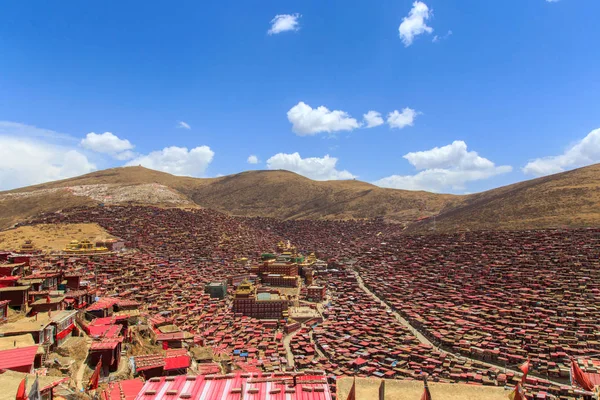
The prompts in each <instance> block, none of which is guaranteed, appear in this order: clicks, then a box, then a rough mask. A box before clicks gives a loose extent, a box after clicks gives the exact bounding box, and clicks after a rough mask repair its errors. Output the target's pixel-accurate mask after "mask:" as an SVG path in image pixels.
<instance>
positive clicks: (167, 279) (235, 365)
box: [0, 207, 600, 399]
mask: <svg viewBox="0 0 600 400" xmlns="http://www.w3.org/2000/svg"><path fill="white" fill-rule="evenodd" d="M37 222H45V223H52V222H70V223H75V222H96V223H99V224H100V225H101V226H103V227H104V228H105V229H107V230H108V231H109V232H110V233H111V234H113V235H116V236H118V237H121V238H123V239H124V241H125V246H126V247H128V248H133V249H137V251H136V252H128V253H123V254H113V255H107V256H102V257H100V256H89V257H88V256H82V257H78V258H72V257H71V258H60V257H55V258H54V259H45V260H44V264H43V265H38V268H37V270H36V271H37V272H36V274H35V275H31V276H27V277H26V280H28V281H27V282H26V281H21V282H20V283H19V281H18V280H17V281H16V282H15V285H13V287H17V286H18V285H21V284H26V285H27V286H29V289H28V290H29V291H30V292H29V293H27V295H26V298H27V301H26V302H27V303H28V304H29V305H30V306H32V307H33V306H34V305H35V302H36V301H40V300H42V301H40V303H39V306H43V305H44V304H50V303H48V302H47V301H46V300H45V299H46V298H45V297H43V296H44V295H45V292H44V290H49V289H48V288H45V287H44V284H45V283H44V282H48V279H49V278H50V277H52V276H53V275H52V274H56V273H61V274H62V275H60V276H56V277H57V278H58V279H57V282H58V281H60V282H62V281H65V280H66V279H65V278H66V277H70V276H74V277H75V276H79V277H81V278H80V280H81V281H85V282H87V285H88V286H86V288H85V289H82V288H81V287H77V288H75V287H73V288H70V290H68V291H66V292H65V295H64V299H63V300H61V302H62V303H61V304H65V306H64V307H63V308H67V306H66V304H70V306H69V307H72V308H73V309H77V308H78V307H79V308H81V307H84V308H85V315H86V320H87V321H88V322H85V326H86V332H87V333H88V334H90V335H91V336H93V337H94V336H96V337H97V339H96V341H95V343H96V344H94V345H93V346H92V350H93V352H94V353H97V354H98V355H100V354H104V355H102V357H103V358H104V357H112V358H111V360H112V361H113V363H112V364H111V370H113V368H116V365H118V361H117V364H114V359H115V358H116V357H118V356H117V353H120V350H121V348H120V346H121V343H122V342H123V341H124V340H125V341H126V340H127V338H128V330H127V324H126V323H125V321H129V322H131V321H132V318H135V317H138V318H141V319H144V321H147V324H148V329H149V331H148V334H149V335H150V336H151V337H152V340H153V341H155V342H156V343H159V344H161V343H162V344H163V348H164V349H169V351H170V352H172V354H170V355H167V356H164V355H163V356H161V357H152V356H149V357H146V358H145V359H144V358H139V359H136V360H134V365H135V367H136V368H139V371H140V372H142V371H147V372H146V373H145V374H146V375H147V376H148V377H151V376H159V375H169V374H172V373H174V372H169V371H177V372H181V371H184V370H185V369H186V368H187V366H188V365H189V363H190V359H189V357H188V358H187V361H186V360H183V358H182V357H183V356H184V354H183V353H182V354H179V353H177V350H172V349H181V348H184V349H185V348H193V347H194V346H196V345H204V346H210V347H212V348H213V349H214V352H215V353H217V354H223V355H225V356H227V357H228V358H229V359H230V366H231V368H232V369H241V370H243V371H245V373H257V372H259V371H263V372H267V373H274V372H275V371H278V370H281V369H282V368H285V367H286V366H287V357H286V355H287V354H286V349H285V346H284V337H285V335H286V334H289V333H292V334H293V335H294V336H293V337H292V338H291V351H292V354H293V358H294V361H295V365H296V368H298V369H319V370H323V371H326V373H328V374H332V375H337V376H339V375H356V376H365V377H378V378H404V379H419V377H420V376H421V375H422V374H423V373H427V374H429V376H431V378H432V379H433V380H436V381H441V382H468V383H471V384H480V385H500V386H503V385H511V384H514V383H515V382H516V381H518V380H519V379H520V376H515V375H514V374H513V373H510V372H508V373H506V372H505V370H504V366H508V367H509V369H511V368H512V369H514V368H515V366H516V365H518V364H520V363H521V362H523V361H524V360H525V359H527V358H530V359H531V361H532V364H533V366H534V368H532V372H531V374H530V375H529V376H528V377H527V380H526V382H525V387H526V389H527V390H528V393H530V394H535V395H536V396H538V397H536V398H544V396H547V395H550V394H552V395H554V396H557V397H558V398H564V399H569V398H574V397H573V396H574V395H573V390H572V387H571V386H570V384H569V382H568V375H569V368H568V362H569V357H579V358H583V357H584V356H589V357H591V358H593V357H595V355H597V354H598V353H600V334H599V333H598V331H599V328H600V326H599V325H600V323H599V322H598V320H599V318H598V317H599V315H598V314H599V313H600V311H599V310H600V304H599V302H600V300H599V299H600V297H599V296H598V294H599V293H600V284H599V283H598V278H599V276H598V274H600V270H599V269H598V266H599V265H598V264H599V262H600V230H575V231H532V232H511V233H508V232H505V233H499V232H494V233H486V232H480V233H465V234H456V235H430V236H406V235H404V234H403V232H402V228H401V227H400V226H396V225H392V224H385V223H384V222H383V221H345V222H340V221H279V220H273V219H268V218H236V217H230V216H226V215H223V214H220V213H217V212H214V211H210V210H191V211H188V210H180V209H160V208H151V207H100V208H96V209H93V210H89V209H74V210H70V211H67V212H63V213H60V214H50V215H46V216H43V217H41V218H40V219H39V220H36V221H33V222H32V223H37ZM281 239H289V240H290V241H291V242H293V243H294V244H295V245H297V247H298V250H299V251H302V252H305V253H308V252H312V251H314V252H315V253H316V254H317V255H318V256H319V257H320V258H325V259H328V260H329V262H328V263H327V264H326V265H324V266H323V268H321V269H319V270H315V273H316V274H317V276H318V279H319V280H320V281H321V282H326V283H327V285H326V287H325V286H319V285H317V284H315V285H313V286H311V290H310V293H308V291H306V292H305V293H304V296H306V297H309V296H310V297H311V299H312V298H314V301H322V300H324V299H325V298H326V297H327V296H326V293H328V294H329V296H328V297H327V298H328V300H329V303H328V304H326V305H325V307H324V311H323V317H324V319H323V321H321V320H320V319H319V320H314V321H313V320H311V321H308V322H307V323H304V325H301V324H299V323H297V322H294V321H286V320H285V319H284V318H273V319H256V318H251V317H248V316H240V315H236V314H235V313H234V310H232V302H231V300H230V298H231V295H232V294H233V293H234V290H235V288H234V285H231V287H229V286H228V287H227V288H226V289H225V290H227V292H228V293H229V295H230V296H228V297H226V298H224V299H220V298H218V297H211V295H210V294H208V293H206V290H205V288H206V286H207V284H209V283H211V282H224V281H227V280H229V281H231V278H232V277H237V276H244V277H247V276H248V274H249V270H248V268H247V267H246V266H245V265H243V264H242V263H239V262H236V260H238V259H239V258H240V257H247V258H248V259H249V260H250V261H251V262H252V261H253V260H256V262H257V263H256V264H255V268H257V265H260V261H259V260H260V255H261V253H262V252H263V251H265V250H267V249H271V248H272V247H273V244H274V243H277V242H278V241H279V240H281ZM350 261H351V262H350ZM354 262H356V263H354ZM355 270H356V271H357V272H358V273H359V275H360V276H361V277H362V279H363V280H364V283H365V285H366V286H367V287H368V288H370V290H371V291H372V292H373V293H375V294H376V295H377V296H378V297H379V298H381V299H383V300H385V302H386V303H387V304H388V306H390V307H391V309H393V310H394V311H397V312H398V313H400V314H401V315H402V316H403V317H404V318H405V319H406V320H408V321H409V322H410V323H411V325H412V326H414V327H417V328H418V330H419V331H420V332H421V333H422V334H424V335H425V336H426V337H427V338H428V339H429V340H430V341H431V342H433V343H434V344H435V345H436V346H438V347H439V348H441V349H443V350H445V351H447V352H450V353H453V354H459V355H463V356H466V357H459V356H454V355H451V354H448V353H447V352H442V351H439V350H436V348H433V347H431V346H427V345H425V344H423V343H422V342H421V341H419V340H418V339H417V337H416V336H415V335H414V333H413V332H411V331H410V330H409V329H408V328H406V327H405V326H404V325H403V324H402V323H400V322H399V321H398V320H397V319H396V318H395V316H394V315H393V314H392V313H391V312H389V311H388V310H387V309H386V307H385V306H383V305H381V304H380V303H379V302H378V301H377V300H376V299H374V298H373V297H372V296H371V295H369V294H368V293H367V292H365V291H364V290H363V289H361V287H360V286H359V282H358V280H357V278H356V276H355ZM281 274H282V275H288V272H287V271H283V272H281ZM20 279H24V278H20ZM40 279H41V280H42V282H39V281H38V280H40ZM273 279H275V277H273ZM311 279H312V277H311ZM66 282H67V284H68V282H69V281H68V280H66ZM274 283H275V281H274V282H273V284H274ZM36 284H39V285H41V286H39V287H35V286H34V285H36ZM31 288H34V289H36V290H32V289H31ZM89 288H93V289H94V293H95V295H96V296H98V297H99V299H90V298H89V297H85V298H79V297H77V296H75V295H76V294H79V293H80V292H81V291H82V290H84V291H85V293H89V292H88V291H87V290H88V289H89ZM31 292H33V293H34V294H33V296H34V297H32V294H31ZM38 292H43V293H41V294H40V293H38ZM70 292H72V294H71V296H74V297H71V298H72V301H71V302H67V301H66V300H67V299H68V297H67V295H68V294H69V293H70ZM0 293H1V292H0ZM35 296H39V297H35ZM0 300H1V299H0ZM31 300H34V301H33V303H32V302H31ZM93 300H96V301H95V302H94V301H93ZM44 301H46V302H45V303H44ZM92 303H93V304H92ZM11 306H12V304H11ZM47 307H49V306H47ZM1 308H2V303H1V302H0V309H1ZM1 316H2V314H1V313H0V317H1ZM173 351H175V352H174V353H173ZM109 353H111V355H109ZM113 355H114V356H113ZM98 357H100V356H98ZM178 357H179V358H178ZM169 359H171V360H170V361H169ZM477 360H480V361H477ZM582 366H584V367H585V368H586V369H587V371H588V372H591V373H594V372H597V370H596V366H595V364H593V363H591V362H590V363H587V364H584V365H582ZM176 367H179V368H176ZM142 375H143V374H142ZM544 377H546V378H552V379H553V380H555V381H556V380H559V381H562V382H564V384H563V385H556V384H553V383H550V382H549V381H547V380H546V379H544ZM540 396H541V397H540Z"/></svg>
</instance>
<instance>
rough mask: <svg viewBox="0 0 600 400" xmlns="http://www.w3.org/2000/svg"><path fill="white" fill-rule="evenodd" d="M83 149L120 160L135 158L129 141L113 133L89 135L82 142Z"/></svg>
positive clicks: (92, 133) (91, 133)
mask: <svg viewBox="0 0 600 400" xmlns="http://www.w3.org/2000/svg"><path fill="white" fill-rule="evenodd" d="M80 144H81V147H83V148H84V149H87V150H91V151H94V152H96V153H101V154H108V155H111V156H113V157H115V158H116V159H118V160H127V159H130V158H132V157H133V156H134V153H133V152H132V151H131V150H132V149H133V147H134V146H133V145H132V144H131V143H130V142H129V140H127V139H119V137H118V136H116V135H114V134H113V133H111V132H104V133H100V134H98V133H94V132H90V133H88V134H87V135H86V136H85V138H84V139H82V140H81V142H80Z"/></svg>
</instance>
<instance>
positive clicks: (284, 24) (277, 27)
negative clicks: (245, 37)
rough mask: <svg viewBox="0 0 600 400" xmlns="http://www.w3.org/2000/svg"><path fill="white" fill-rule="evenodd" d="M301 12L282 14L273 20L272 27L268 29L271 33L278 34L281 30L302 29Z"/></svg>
mask: <svg viewBox="0 0 600 400" xmlns="http://www.w3.org/2000/svg"><path fill="white" fill-rule="evenodd" d="M300 17H301V15H300V14H280V15H276V16H275V18H273V19H272V20H271V29H269V30H268V31H267V33H268V34H269V35H276V34H278V33H281V32H287V31H297V30H299V29H300V22H299V21H298V20H299V19H300Z"/></svg>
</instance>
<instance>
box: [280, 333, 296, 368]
mask: <svg viewBox="0 0 600 400" xmlns="http://www.w3.org/2000/svg"><path fill="white" fill-rule="evenodd" d="M297 333H298V330H296V331H294V332H292V333H289V334H287V335H285V336H284V337H283V346H284V347H285V352H286V354H287V362H288V366H290V367H292V368H296V362H295V361H294V353H292V349H291V347H290V343H291V341H292V339H293V338H294V336H296V334H297Z"/></svg>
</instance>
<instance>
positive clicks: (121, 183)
mask: <svg viewBox="0 0 600 400" xmlns="http://www.w3.org/2000/svg"><path fill="white" fill-rule="evenodd" d="M98 204H106V205H113V204H138V205H155V206H163V207H184V208H197V207H202V208H209V209H214V210H217V211H221V212H224V213H226V214H229V215H236V216H247V217H252V216H263V217H273V218H279V219H366V218H384V219H385V220H386V221H390V222H397V223H403V224H406V225H408V230H407V232H417V233H418V232H430V231H432V230H433V227H434V223H435V230H436V231H437V232H449V231H454V230H457V229H458V230H481V229H492V230H493V229H530V228H547V227H560V226H576V227H582V226H593V225H600V164H597V165H592V166H589V167H585V168H580V169H577V170H573V171H568V172H563V173H559V174H556V175H550V176H546V177H543V178H537V179H533V180H529V181H525V182H520V183H517V184H514V185H509V186H505V187H501V188H497V189H493V190H489V191H486V192H482V193H477V194H472V195H464V196H457V195H449V194H435V193H429V192H424V191H409V190H396V189H384V188H380V187H377V186H375V185H372V184H369V183H366V182H361V181H357V180H347V181H313V180H310V179H308V178H305V177H303V176H300V175H298V174H295V173H293V172H288V171H247V172H242V173H239V174H234V175H229V176H224V177H219V178H191V177H181V176H174V175H171V174H167V173H164V172H159V171H154V170H150V169H147V168H143V167H124V168H113V169H107V170H103V171H97V172H93V173H90V174H87V175H82V176H79V177H75V178H71V179H65V180H61V181H56V182H49V183H45V184H40V185H35V186H29V187H26V188H20V189H15V190H11V191H6V192H0V229H2V228H7V227H9V226H11V225H13V224H15V223H16V222H19V221H21V220H23V219H26V218H29V217H32V216H34V215H37V214H40V213H43V212H55V211H59V210H61V209H66V208H70V207H75V206H93V205H98ZM432 216H436V217H435V222H434V218H429V219H427V220H425V221H421V222H415V221H417V220H418V219H420V218H422V217H432Z"/></svg>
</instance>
